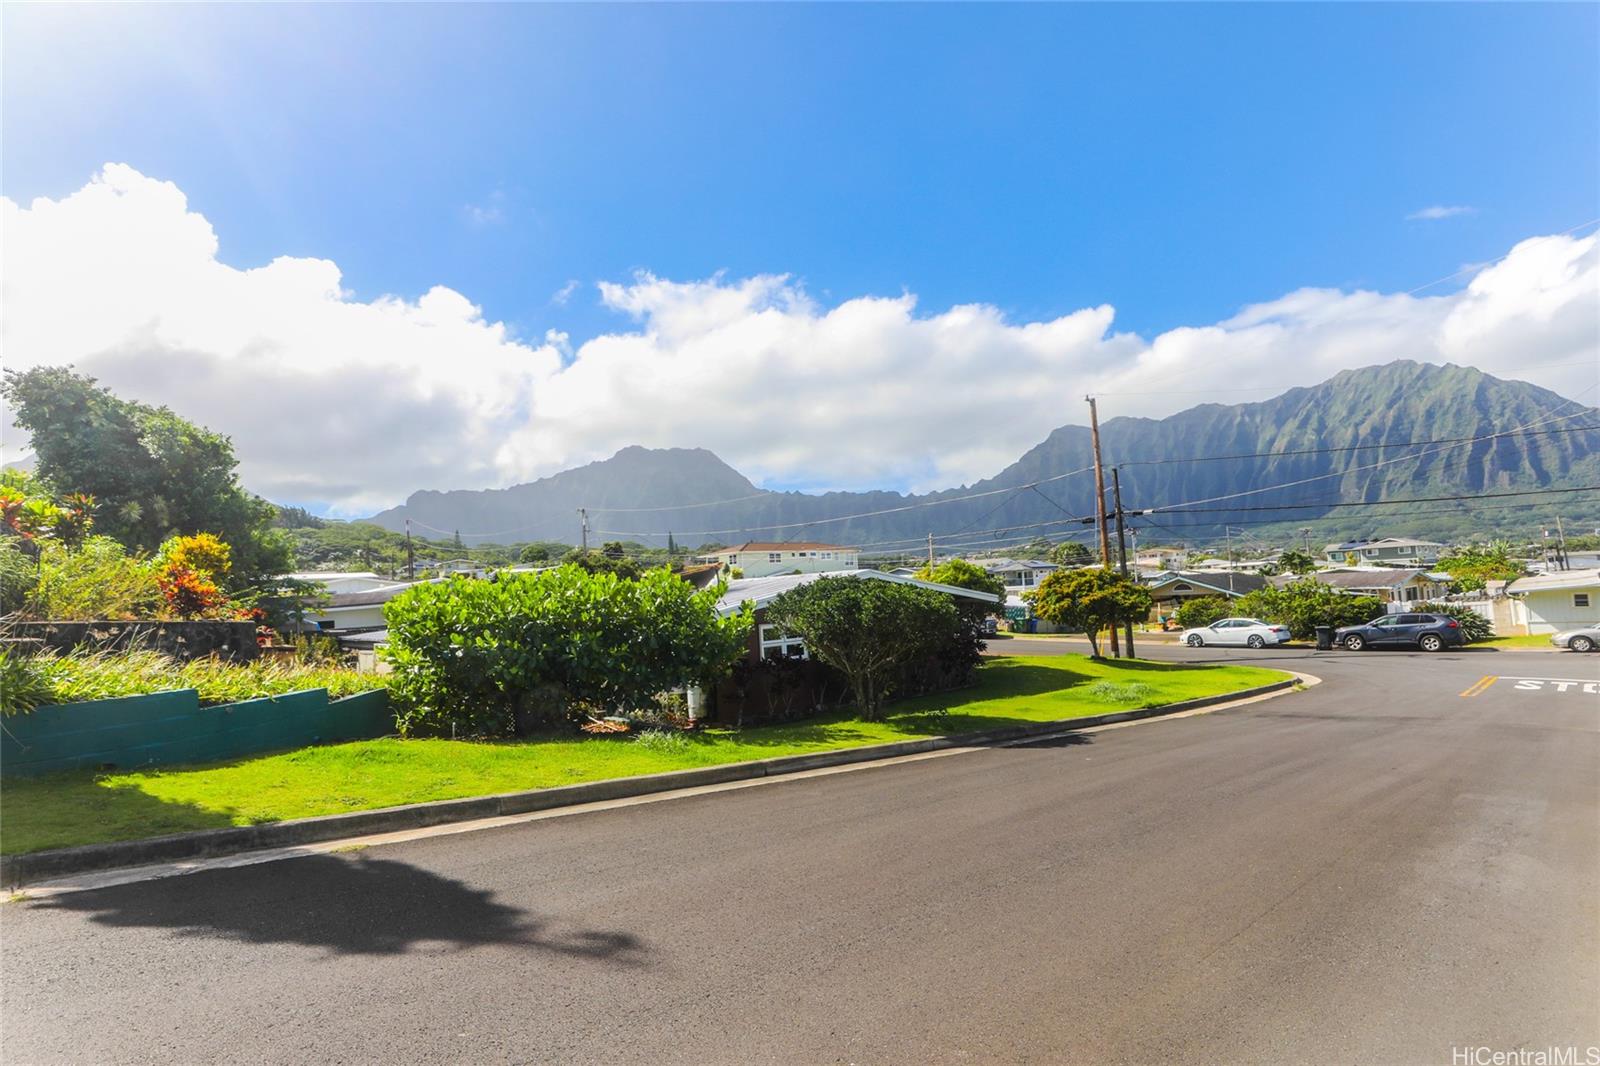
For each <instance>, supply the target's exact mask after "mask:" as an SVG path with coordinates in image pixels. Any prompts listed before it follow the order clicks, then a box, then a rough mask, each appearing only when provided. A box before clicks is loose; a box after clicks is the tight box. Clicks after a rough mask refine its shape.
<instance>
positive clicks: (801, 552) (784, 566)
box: [700, 540, 861, 578]
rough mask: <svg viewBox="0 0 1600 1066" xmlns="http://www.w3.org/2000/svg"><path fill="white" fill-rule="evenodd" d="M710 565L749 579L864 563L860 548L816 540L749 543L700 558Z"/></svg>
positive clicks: (850, 566) (809, 572)
mask: <svg viewBox="0 0 1600 1066" xmlns="http://www.w3.org/2000/svg"><path fill="white" fill-rule="evenodd" d="M700 558H701V559H702V560H704V561H705V562H708V563H718V564H720V565H721V566H722V567H724V568H726V569H729V570H732V569H734V568H738V570H739V571H740V572H741V573H742V574H744V576H745V577H746V578H756V577H770V576H771V575H773V574H793V573H794V572H795V571H796V570H798V571H800V573H802V574H822V573H829V572H831V571H835V570H854V569H855V568H856V567H857V566H859V565H860V564H861V552H860V549H858V548H850V547H846V546H845V545H842V544H819V543H816V542H813V541H793V542H784V541H757V540H752V541H746V542H745V543H743V544H735V545H731V546H730V547H726V548H718V549H717V550H716V551H714V552H710V553H709V554H707V555H703V556H701V557H700Z"/></svg>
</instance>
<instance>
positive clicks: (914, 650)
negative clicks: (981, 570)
mask: <svg viewBox="0 0 1600 1066" xmlns="http://www.w3.org/2000/svg"><path fill="white" fill-rule="evenodd" d="M767 620H768V621H769V622H772V623H773V624H775V625H777V626H779V627H780V628H782V630H783V631H784V632H785V633H788V634H789V635H791V636H795V637H799V638H800V639H802V640H803V641H805V645H806V650H807V651H808V652H810V654H811V656H812V657H813V658H815V659H817V660H819V661H820V662H822V663H825V664H826V665H828V666H831V667H833V668H834V669H835V670H837V671H839V673H841V674H843V675H844V678H845V681H846V683H848V684H849V686H850V689H851V691H852V692H853V693H854V694H855V700H856V713H857V714H859V715H860V716H861V717H862V718H863V719H865V720H867V721H869V722H870V721H877V720H878V719H880V718H881V717H882V716H883V705H884V701H885V700H887V699H888V698H889V697H890V696H891V695H893V694H894V688H895V685H896V683H897V681H899V680H900V679H901V678H902V677H903V676H904V675H905V673H906V670H907V668H908V667H909V666H910V665H912V664H913V663H914V662H915V661H916V660H917V659H919V658H922V657H924V656H930V655H935V654H937V653H938V652H939V650H940V649H941V648H943V647H946V646H948V645H949V643H950V642H951V641H953V640H958V639H960V636H961V632H962V628H963V627H962V621H961V617H960V615H959V614H957V613H956V608H955V606H954V605H953V604H952V603H951V602H950V597H948V596H946V595H944V594H943V593H939V592H933V591H931V590H929V589H922V588H917V587H916V586H914V585H902V584H898V583H895V582H890V581H879V580H876V579H871V578H855V577H843V576H840V577H823V578H818V579H817V580H815V581H811V582H808V583H806V584H804V585H801V586H799V587H798V588H793V589H790V590H789V591H788V592H785V593H784V594H783V595H781V596H779V597H778V598H777V599H775V600H774V601H773V602H772V604H771V605H770V606H768V608H767Z"/></svg>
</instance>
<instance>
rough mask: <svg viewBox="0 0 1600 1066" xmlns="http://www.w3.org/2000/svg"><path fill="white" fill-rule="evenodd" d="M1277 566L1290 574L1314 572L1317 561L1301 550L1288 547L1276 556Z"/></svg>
mask: <svg viewBox="0 0 1600 1066" xmlns="http://www.w3.org/2000/svg"><path fill="white" fill-rule="evenodd" d="M1278 566H1279V567H1280V568H1282V569H1283V570H1285V571H1287V572H1288V573H1291V574H1310V573H1315V572H1316V569H1317V561H1316V560H1315V559H1313V558H1312V557H1311V556H1309V555H1307V554H1306V553H1305V552H1303V551H1299V550H1297V549H1294V548H1290V549H1289V550H1288V551H1286V552H1284V553H1283V554H1282V555H1280V556H1278Z"/></svg>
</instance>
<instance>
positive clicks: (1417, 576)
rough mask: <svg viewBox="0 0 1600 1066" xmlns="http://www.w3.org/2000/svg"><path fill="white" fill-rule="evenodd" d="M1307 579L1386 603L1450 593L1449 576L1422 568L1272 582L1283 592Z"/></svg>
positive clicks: (1324, 573) (1327, 573)
mask: <svg viewBox="0 0 1600 1066" xmlns="http://www.w3.org/2000/svg"><path fill="white" fill-rule="evenodd" d="M1306 578H1310V579H1311V580H1312V581H1315V582H1317V583H1318V584H1322V585H1329V586H1331V587H1333V588H1336V589H1338V590H1339V591H1340V592H1344V593H1348V594H1349V595H1351V596H1376V597H1378V599H1380V600H1382V601H1383V602H1384V603H1422V602H1425V601H1429V600H1442V599H1444V598H1445V596H1447V595H1448V594H1449V592H1450V578H1449V576H1448V575H1447V574H1435V573H1431V572H1430V571H1428V570H1424V569H1420V568H1413V569H1409V570H1407V569H1398V568H1395V567H1387V566H1366V567H1345V568H1343V569H1334V570H1319V571H1317V572H1316V573H1314V574H1305V575H1299V574H1282V575H1280V576H1278V577H1274V578H1271V579H1270V580H1271V581H1272V584H1273V585H1274V587H1276V588H1282V587H1283V586H1285V585H1288V584H1291V583H1293V582H1295V581H1303V580H1305V579H1306Z"/></svg>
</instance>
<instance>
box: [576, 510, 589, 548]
mask: <svg viewBox="0 0 1600 1066" xmlns="http://www.w3.org/2000/svg"><path fill="white" fill-rule="evenodd" d="M578 519H579V521H580V522H582V523H583V525H582V529H581V531H580V532H579V534H578V536H579V537H580V538H581V539H580V545H581V547H582V548H583V550H584V551H588V550H589V509H588V508H587V507H580V508H578Z"/></svg>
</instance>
